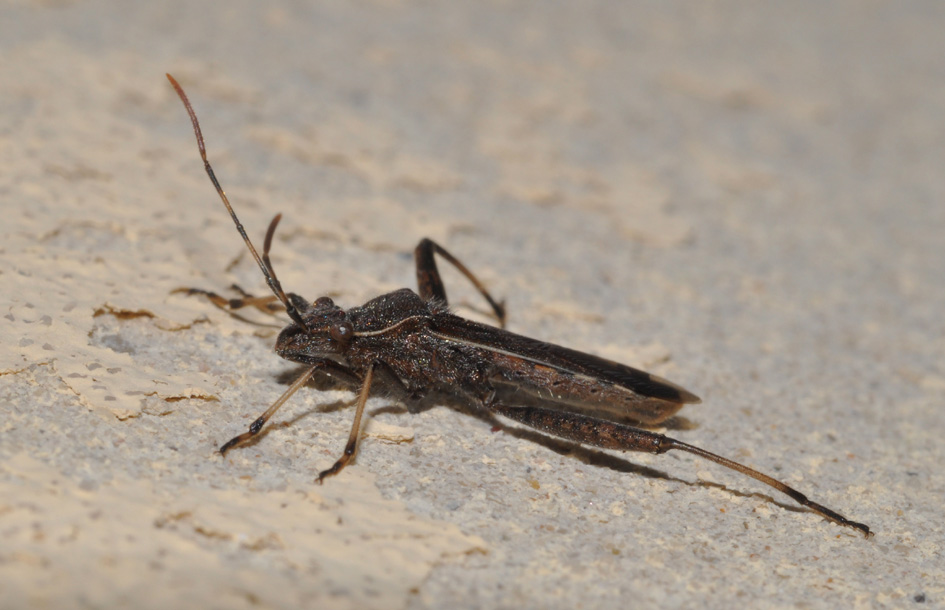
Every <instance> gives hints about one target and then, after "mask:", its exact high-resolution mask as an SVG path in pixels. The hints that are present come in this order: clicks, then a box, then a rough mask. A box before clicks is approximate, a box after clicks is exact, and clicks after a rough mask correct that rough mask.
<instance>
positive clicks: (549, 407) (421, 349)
mask: <svg viewBox="0 0 945 610" xmlns="http://www.w3.org/2000/svg"><path fill="white" fill-rule="evenodd" d="M167 78H168V80H169V81H170V83H171V85H172V86H173V87H174V89H175V91H176V92H177V95H178V96H179V97H180V99H181V101H182V102H183V104H184V107H185V108H186V110H187V113H188V115H189V116H190V120H191V124H192V125H193V129H194V135H195V136H196V138H197V148H198V150H199V152H200V158H201V160H202V161H203V164H204V170H205V171H206V173H207V175H208V176H209V178H210V181H211V182H212V183H213V186H214V188H215V189H216V191H217V194H218V195H219V197H220V200H221V201H222V203H223V205H224V206H225V207H226V210H227V212H228V213H229V214H230V217H231V218H232V219H233V223H234V224H235V225H236V230H237V231H238V232H239V234H240V236H241V237H242V238H243V241H244V243H245V244H246V247H247V250H248V251H249V252H250V254H252V256H253V258H254V259H255V261H256V264H257V265H258V266H259V268H260V270H261V271H262V273H263V276H264V277H265V279H266V283H267V284H268V285H269V288H270V290H271V291H272V295H271V296H267V297H255V296H252V295H250V294H248V293H245V292H243V291H239V292H240V293H241V295H240V297H239V298H235V299H226V298H224V297H221V296H220V295H218V294H216V293H214V292H211V291H207V290H203V289H187V292H189V293H191V294H202V295H204V296H205V297H207V298H208V299H209V300H210V301H211V302H212V303H214V304H215V305H217V306H219V307H223V308H224V309H228V310H237V309H242V308H244V307H253V308H256V309H258V310H260V311H262V312H264V313H269V314H274V313H278V312H279V311H282V310H284V311H285V314H286V315H288V317H289V318H290V319H291V322H290V323H289V325H288V326H286V327H285V328H284V329H283V330H282V332H280V333H279V337H278V339H277V340H276V346H275V351H276V353H277V354H278V355H279V356H281V357H282V358H285V359H287V360H289V361H292V362H295V363H297V364H301V365H304V368H303V371H302V373H301V375H299V376H298V378H297V379H295V380H294V381H293V382H292V383H291V384H290V385H289V387H288V389H287V390H286V391H285V392H284V393H283V394H282V396H280V397H279V398H278V399H277V400H276V401H275V402H274V403H273V404H272V405H271V406H270V407H269V408H268V409H266V411H265V412H264V413H263V414H262V415H260V416H259V417H258V418H256V420H254V421H253V423H252V424H250V426H249V430H248V431H246V432H244V433H242V434H239V435H237V436H235V437H233V438H232V439H230V440H229V441H228V442H226V443H224V445H223V446H222V447H220V453H222V454H225V453H226V452H227V451H229V450H230V449H232V448H234V447H237V446H239V445H242V444H244V443H246V442H248V441H250V440H252V439H254V438H255V437H257V436H258V435H259V433H260V432H261V431H262V430H263V429H264V426H265V425H266V422H267V421H269V419H270V418H271V417H272V415H273V414H274V413H275V412H276V411H277V410H278V409H279V408H280V407H282V405H283V404H285V402H286V401H287V400H288V399H289V398H290V397H291V396H292V395H293V394H294V393H295V392H297V391H298V390H299V389H300V388H302V387H304V386H305V385H306V384H308V383H309V381H310V379H311V378H312V377H313V375H315V374H321V375H327V376H328V377H330V378H333V379H337V380H339V381H341V382H343V383H350V384H352V385H353V386H355V387H357V388H358V390H357V400H356V403H355V413H354V420H353V422H352V426H351V431H350V432H349V434H348V441H347V443H346V444H345V448H344V451H343V453H342V455H341V457H340V458H338V460H337V461H335V463H334V464H333V465H332V466H331V467H330V468H328V469H326V470H323V471H321V472H320V473H319V475H318V479H317V480H318V482H319V483H322V482H324V481H325V479H326V478H328V477H330V476H333V475H335V474H337V473H339V472H340V471H341V470H342V469H343V468H344V467H345V466H346V465H347V464H348V463H349V462H350V461H351V459H352V458H353V457H354V455H355V453H356V451H357V446H358V440H359V438H360V434H361V422H362V418H363V416H364V411H365V405H366V403H367V399H368V397H369V396H370V395H371V394H372V393H376V392H377V391H378V388H382V389H383V388H389V389H390V388H392V390H389V391H394V392H395V393H396V394H398V395H399V396H400V402H401V403H402V404H403V405H404V407H405V408H406V409H407V411H408V412H410V413H419V412H422V411H424V410H426V409H427V408H429V406H430V404H431V401H437V400H441V399H442V397H443V396H444V395H445V396H448V397H450V398H451V399H452V400H454V401H457V402H460V403H462V404H465V405H473V406H474V407H475V409H473V413H474V414H475V413H479V414H486V415H488V417H489V418H491V419H493V420H495V421H501V420H500V419H499V418H500V417H501V418H504V419H508V420H511V421H514V422H517V423H518V424H522V425H524V426H526V427H528V428H531V429H533V430H534V431H533V432H522V431H521V430H520V429H516V431H515V432H513V434H516V435H519V436H520V437H524V438H529V440H534V441H535V442H541V443H542V444H545V445H546V446H547V444H548V441H547V440H545V439H541V438H540V437H546V438H547V437H553V438H554V439H559V440H558V441H557V442H558V443H573V444H577V445H584V446H589V447H595V448H599V449H613V450H620V451H643V452H648V453H654V454H662V453H666V452H668V451H673V450H676V451H683V452H686V453H690V454H693V455H696V456H699V457H701V458H703V459H706V460H709V461H711V462H715V463H716V464H719V465H721V466H724V467H726V468H729V469H731V470H734V471H736V472H740V473H742V474H744V475H746V476H749V477H751V478H753V479H755V480H757V481H760V482H762V483H764V484H765V485H768V486H769V487H771V488H773V489H776V490H778V491H780V492H781V493H783V494H785V495H787V496H789V497H790V498H791V499H793V500H794V501H795V502H797V503H798V504H800V505H802V506H805V507H807V508H808V509H810V510H812V511H813V512H815V513H817V514H819V515H821V516H822V517H824V518H825V519H828V520H830V521H833V522H834V523H837V524H840V525H843V526H846V527H850V528H853V529H855V530H858V531H860V532H861V533H863V534H864V535H865V536H867V537H868V536H869V535H870V528H869V526H867V525H865V524H863V523H858V522H856V521H852V520H850V519H847V518H846V517H844V516H843V515H841V514H840V513H838V512H836V511H834V510H833V509H830V508H828V507H826V506H824V505H823V504H820V503H817V502H814V501H813V500H810V499H809V498H808V497H807V496H806V495H804V494H803V493H801V492H800V491H798V490H796V489H794V488H793V487H791V486H789V485H787V484H786V483H784V482H782V481H779V480H777V479H775V478H773V477H771V476H769V475H766V474H764V473H762V472H760V471H758V470H755V469H753V468H749V467H748V466H745V465H744V464H740V463H738V462H734V461H732V460H730V459H728V458H725V457H722V456H721V455H718V454H715V453H712V452H709V451H706V450H705V449H702V448H701V447H697V446H695V445H690V444H688V443H685V442H683V441H680V440H677V439H675V438H671V437H669V436H666V435H664V434H660V433H657V432H655V431H653V430H652V428H653V427H656V426H661V425H663V424H664V423H665V422H667V421H668V420H670V418H672V417H673V416H674V415H675V414H676V412H677V411H679V409H681V408H682V407H683V406H684V405H686V404H691V403H698V402H701V401H700V399H699V397H698V396H696V395H695V394H693V393H692V392H689V391H688V390H686V389H685V388H683V387H682V386H679V385H677V384H675V383H672V382H671V381H669V380H666V379H663V378H662V377H658V376H656V375H653V374H652V373H647V372H646V371H641V370H638V369H634V368H631V367H629V366H626V365H624V364H620V363H618V362H613V361H610V360H605V359H604V358H600V357H597V356H593V355H591V354H586V353H583V352H579V351H576V350H572V349H568V348H566V347H561V346H558V345H553V344H551V343H546V342H544V341H539V340H536V339H532V338H529V337H525V336H522V335H518V334H515V333H512V332H510V331H508V330H505V319H506V312H505V306H504V304H503V303H502V302H500V301H497V300H495V299H494V298H493V297H492V295H491V294H490V293H489V291H488V290H487V289H486V288H485V286H484V285H483V284H482V282H480V281H479V279H478V278H477V277H476V276H475V275H474V274H473V273H472V272H471V271H470V270H469V269H468V268H466V266H465V265H464V264H463V263H462V262H460V261H459V260H458V259H457V258H456V257H455V256H453V255H452V254H451V253H450V252H449V251H447V250H446V249H445V248H443V247H442V246H441V245H439V244H437V243H436V242H434V241H432V240H430V239H422V240H421V241H420V243H419V244H418V245H417V247H416V249H415V250H414V261H415V263H416V273H417V286H418V291H417V292H414V291H412V290H410V289H407V288H404V289H401V290H396V291H394V292H390V293H388V294H384V295H381V296H379V297H376V298H374V299H372V300H370V301H368V302H367V303H365V304H364V305H362V306H360V307H352V308H349V309H347V310H345V309H342V308H341V307H339V306H337V305H336V304H335V303H334V301H332V299H330V298H329V297H327V296H322V297H319V298H318V299H316V300H314V301H309V300H308V299H305V298H303V297H301V296H300V295H298V294H296V293H292V292H289V293H286V292H285V291H284V290H283V288H282V285H281V283H280V282H279V280H278V278H277V276H276V272H275V270H274V269H273V267H272V263H271V261H270V259H269V250H270V248H271V247H272V240H273V236H274V235H275V231H276V227H277V225H278V224H279V221H280V220H281V218H282V216H281V214H277V215H276V216H275V218H273V220H272V222H271V223H270V224H269V228H268V229H267V231H266V237H265V240H264V243H263V253H262V256H260V255H259V253H258V252H257V250H256V248H255V246H253V244H252V242H251V241H250V239H249V236H248V235H247V234H246V230H245V229H244V228H243V225H242V223H240V221H239V218H238V217H237V216H236V212H234V211H233V207H232V206H231V205H230V201H229V199H228V198H227V196H226V193H224V191H223V188H222V187H221V186H220V183H219V181H218V180H217V177H216V175H215V174H214V172H213V168H212V167H211V166H210V162H209V161H208V160H207V152H206V148H205V145H204V140H203V135H202V133H201V131H200V124H199V122H198V121H197V115H196V113H195V112H194V110H193V107H192V106H191V104H190V101H189V100H188V99H187V95H186V94H185V93H184V90H183V89H182V88H181V86H180V85H179V84H178V83H177V81H176V80H174V78H173V77H172V76H171V75H169V74H168V75H167ZM437 259H439V260H441V261H446V262H447V263H449V264H451V265H452V266H453V267H455V268H456V269H457V270H458V271H459V272H460V273H462V274H463V275H464V276H465V277H466V279H467V280H468V281H469V282H470V283H471V284H472V285H473V286H474V287H475V288H476V290H477V291H478V292H479V294H480V295H481V296H482V298H483V299H484V300H485V302H486V303H488V305H489V307H490V309H491V311H492V315H493V316H494V317H495V319H496V320H497V322H498V327H496V326H490V325H487V324H482V323H479V322H474V321H471V320H467V319H465V318H461V317H459V316H457V315H454V314H453V313H452V312H451V311H450V310H449V308H448V299H447V296H446V288H445V286H444V285H443V280H442V278H441V276H440V272H439V269H438V267H437ZM503 427H504V426H503ZM532 435H534V436H533V437H532ZM574 451H575V450H571V452H572V453H573V452H574ZM581 451H582V452H583V455H584V456H585V457H587V456H589V455H590V452H589V450H588V449H586V448H582V449H581ZM594 459H597V460H607V463H608V464H613V463H615V462H614V461H613V460H614V459H615V458H603V457H597V458H594ZM624 464H628V463H627V462H624ZM646 470H649V469H646ZM630 471H632V472H635V473H640V474H644V473H645V471H641V470H640V469H639V468H637V467H630ZM654 472H656V471H651V473H654Z"/></svg>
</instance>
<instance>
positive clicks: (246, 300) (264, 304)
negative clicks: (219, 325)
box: [171, 284, 285, 315]
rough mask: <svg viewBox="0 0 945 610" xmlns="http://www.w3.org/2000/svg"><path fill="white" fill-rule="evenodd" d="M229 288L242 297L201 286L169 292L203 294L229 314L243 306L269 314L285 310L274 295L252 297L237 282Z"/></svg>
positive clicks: (189, 294)
mask: <svg viewBox="0 0 945 610" xmlns="http://www.w3.org/2000/svg"><path fill="white" fill-rule="evenodd" d="M230 288H232V289H233V290H235V291H236V292H238V293H240V295H241V297H242V298H239V299H228V298H226V297H224V296H220V295H219V294H217V293H215V292H212V291H210V290H204V289H203V288H176V289H174V290H172V291H171V294H178V293H181V292H182V293H184V294H186V295H188V296H191V295H195V294H199V295H202V296H205V297H207V299H208V300H209V301H210V302H211V303H213V304H214V305H216V306H217V307H219V308H220V309H222V310H223V311H225V312H227V313H229V314H233V312H234V311H236V310H237V309H243V308H244V307H255V308H256V309H258V310H259V311H261V312H263V313H265V314H269V315H275V314H277V313H281V312H284V311H285V307H284V306H283V305H282V304H281V303H279V302H278V298H277V297H276V296H275V295H269V296H265V297H254V296H253V295H251V294H249V293H248V292H246V291H245V290H243V289H242V288H240V287H239V286H238V285H237V284H233V285H232V286H230Z"/></svg>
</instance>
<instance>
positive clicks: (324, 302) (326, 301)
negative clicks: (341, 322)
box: [315, 297, 335, 307]
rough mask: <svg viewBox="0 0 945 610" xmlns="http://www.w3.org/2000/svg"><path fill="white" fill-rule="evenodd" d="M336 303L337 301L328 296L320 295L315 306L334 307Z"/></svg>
mask: <svg viewBox="0 0 945 610" xmlns="http://www.w3.org/2000/svg"><path fill="white" fill-rule="evenodd" d="M334 304H335V302H334V301H332V300H331V299H330V298H328V297H318V298H317V299H315V307H332V306H333V305H334Z"/></svg>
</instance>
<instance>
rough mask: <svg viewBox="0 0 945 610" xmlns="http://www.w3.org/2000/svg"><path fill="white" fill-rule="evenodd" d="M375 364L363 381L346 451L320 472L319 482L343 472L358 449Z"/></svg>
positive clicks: (370, 367) (368, 370) (369, 368)
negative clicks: (362, 419)
mask: <svg viewBox="0 0 945 610" xmlns="http://www.w3.org/2000/svg"><path fill="white" fill-rule="evenodd" d="M375 366H376V365H374V364H372V365H371V366H369V367H368V369H367V372H366V373H365V374H364V381H362V382H361V391H360V392H359V393H358V405H357V408H356V409H355V412H354V422H353V423H352V424H351V433H350V434H348V442H347V443H346V444H345V452H344V453H342V454H341V457H340V458H338V461H337V462H335V463H334V465H333V466H332V467H331V468H329V469H328V470H323V471H321V472H320V473H318V478H317V479H316V481H318V483H319V484H321V483H323V482H324V481H325V479H326V478H327V477H330V476H332V475H336V474H338V473H339V472H341V469H342V468H344V467H345V466H346V465H347V464H348V462H350V461H351V458H352V457H354V454H355V453H356V452H357V450H358V437H359V436H360V435H361V416H362V415H364V405H365V404H366V403H367V399H368V396H369V395H370V394H371V381H372V380H373V379H374V367H375Z"/></svg>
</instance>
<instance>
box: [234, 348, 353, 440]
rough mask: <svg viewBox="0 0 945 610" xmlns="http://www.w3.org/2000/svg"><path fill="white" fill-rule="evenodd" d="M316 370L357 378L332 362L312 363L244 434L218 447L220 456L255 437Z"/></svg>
mask: <svg viewBox="0 0 945 610" xmlns="http://www.w3.org/2000/svg"><path fill="white" fill-rule="evenodd" d="M318 370H322V371H324V372H325V373H327V374H328V375H333V376H337V377H341V378H346V379H347V378H351V377H354V378H357V377H356V375H355V373H354V372H353V371H351V370H350V369H349V368H347V367H345V366H342V365H340V364H338V363H337V362H335V361H333V360H319V361H316V362H313V363H312V364H311V366H309V367H308V368H307V369H305V372H304V373H302V374H301V375H300V376H299V378H298V379H296V380H295V381H294V382H292V385H290V386H289V389H287V390H286V391H285V392H283V394H282V396H280V397H279V398H278V399H277V400H276V402H274V403H272V406H270V407H269V408H268V409H266V411H265V413H263V414H262V415H260V416H259V417H257V418H256V419H255V420H254V421H253V423H252V424H250V425H249V430H247V431H246V432H244V433H242V434H240V435H238V436H234V437H233V438H231V439H230V440H228V441H227V442H226V443H224V444H223V446H222V447H220V454H221V455H226V452H227V451H229V450H230V449H232V448H233V447H235V446H237V445H241V444H243V443H245V442H246V441H248V440H249V439H251V438H253V437H254V436H256V435H257V434H259V432H260V431H261V430H262V429H263V426H265V425H266V422H267V421H269V418H270V417H272V416H273V414H274V413H275V412H276V411H278V410H279V407H281V406H282V405H284V404H285V402H286V401H287V400H289V398H291V397H292V395H293V394H295V393H296V392H297V391H298V390H299V388H301V387H302V386H304V385H305V384H306V383H308V380H309V379H311V378H312V375H314V374H315V372H316V371H318Z"/></svg>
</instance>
